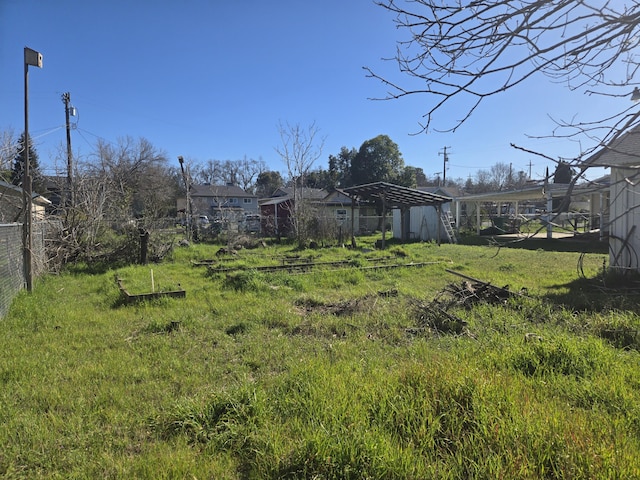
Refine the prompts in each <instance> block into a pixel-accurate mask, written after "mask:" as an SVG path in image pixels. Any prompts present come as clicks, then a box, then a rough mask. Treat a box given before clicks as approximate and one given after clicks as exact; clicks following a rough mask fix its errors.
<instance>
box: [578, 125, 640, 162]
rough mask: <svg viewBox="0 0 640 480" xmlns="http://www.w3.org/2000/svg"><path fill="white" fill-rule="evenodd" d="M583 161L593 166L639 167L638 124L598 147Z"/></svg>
mask: <svg viewBox="0 0 640 480" xmlns="http://www.w3.org/2000/svg"><path fill="white" fill-rule="evenodd" d="M585 163H586V164H587V165H590V166H594V167H611V166H623V167H630V168H631V167H640V125H638V126H636V127H634V128H632V129H631V130H629V131H628V132H625V133H624V134H622V135H620V136H619V137H618V138H616V139H615V140H613V141H612V142H610V143H609V144H608V145H606V146H604V147H602V148H601V149H599V150H598V151H597V152H596V153H594V154H593V155H591V156H590V157H589V158H587V159H586V160H585Z"/></svg>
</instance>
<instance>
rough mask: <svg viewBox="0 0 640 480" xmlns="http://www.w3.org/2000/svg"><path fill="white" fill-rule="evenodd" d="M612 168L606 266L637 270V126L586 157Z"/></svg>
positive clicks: (639, 235)
mask: <svg viewBox="0 0 640 480" xmlns="http://www.w3.org/2000/svg"><path fill="white" fill-rule="evenodd" d="M586 163H588V164H590V165H592V166H601V167H611V182H610V187H609V188H610V193H609V198H610V207H609V208H610V212H609V266H610V268H613V269H617V270H620V271H629V270H632V271H639V270H640V126H639V127H635V128H633V129H631V130H629V131H628V132H626V133H625V134H623V135H621V136H619V137H618V138H616V139H615V140H613V141H612V142H611V143H609V145H607V146H606V147H604V148H602V149H601V150H599V151H598V152H597V153H595V154H594V155H592V156H591V157H590V158H589V159H587V161H586Z"/></svg>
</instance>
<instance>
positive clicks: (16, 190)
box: [0, 180, 51, 205]
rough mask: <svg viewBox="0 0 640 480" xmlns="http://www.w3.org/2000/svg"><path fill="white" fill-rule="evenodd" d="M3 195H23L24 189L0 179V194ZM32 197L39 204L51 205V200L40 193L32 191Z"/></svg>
mask: <svg viewBox="0 0 640 480" xmlns="http://www.w3.org/2000/svg"><path fill="white" fill-rule="evenodd" d="M2 195H10V196H12V197H22V195H23V190H22V188H20V187H17V186H15V185H13V184H11V183H8V182H4V181H2V180H0V196H2ZM31 198H32V201H33V202H35V203H36V204H37V205H51V201H50V200H48V199H47V198H45V197H43V196H42V195H40V194H39V193H35V192H32V194H31Z"/></svg>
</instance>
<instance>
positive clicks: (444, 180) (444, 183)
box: [438, 147, 451, 187]
mask: <svg viewBox="0 0 640 480" xmlns="http://www.w3.org/2000/svg"><path fill="white" fill-rule="evenodd" d="M447 148H451V147H444V149H443V150H444V151H443V152H438V155H442V156H443V157H444V162H443V164H442V186H443V187H446V186H447V162H448V161H449V155H448V154H447Z"/></svg>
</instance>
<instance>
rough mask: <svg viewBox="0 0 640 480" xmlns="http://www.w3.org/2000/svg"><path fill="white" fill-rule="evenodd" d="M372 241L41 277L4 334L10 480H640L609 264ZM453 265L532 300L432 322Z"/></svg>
mask: <svg viewBox="0 0 640 480" xmlns="http://www.w3.org/2000/svg"><path fill="white" fill-rule="evenodd" d="M374 241H375V239H374V238H371V239H362V240H361V241H360V242H359V243H360V244H361V246H362V248H361V249H359V250H350V249H343V248H321V249H317V250H313V251H309V252H304V251H300V250H298V249H295V250H294V249H293V247H291V246H263V247H260V248H257V249H253V250H247V249H242V250H239V251H236V252H233V253H230V252H227V251H225V252H223V254H219V255H216V253H217V252H219V251H220V246H219V245H218V246H212V245H192V246H189V247H178V248H177V249H176V250H175V251H174V253H173V255H172V256H171V258H170V259H165V261H164V262H163V263H161V264H157V265H153V267H152V268H153V276H152V275H151V272H150V270H151V268H150V267H149V266H127V267H118V268H114V269H111V270H110V271H107V272H104V273H86V271H85V270H82V269H81V268H78V266H76V267H75V270H74V272H71V271H67V272H64V273H61V274H60V275H57V276H49V277H46V278H43V279H41V280H39V281H38V282H37V284H36V287H35V289H34V291H33V293H32V294H31V295H29V294H26V293H24V294H21V295H20V296H19V297H18V298H17V299H16V301H15V302H14V304H13V306H12V308H11V310H10V312H9V314H8V315H7V317H6V318H4V319H3V320H2V323H1V325H2V327H3V335H2V337H0V349H2V351H3V355H2V356H1V357H0V382H1V385H2V389H1V390H0V443H1V444H2V445H3V449H2V452H0V476H3V477H5V478H154V479H158V478H160V479H162V478H167V479H168V478H229V479H246V478H274V479H275V478H325V479H343V478H347V479H348V478H353V479H356V478H357V479H361V478H403V479H405V478H416V479H417V478H420V479H422V478H438V479H441V478H451V479H457V478H532V479H533V478H536V479H537V478H637V477H638V475H639V474H640V460H638V459H639V458H640V455H639V454H640V441H639V438H640V435H639V434H640V381H638V380H637V378H638V362H639V360H640V357H639V354H638V352H639V351H640V340H638V335H637V332H638V329H639V328H640V318H639V313H640V308H639V307H638V305H639V303H638V297H639V295H638V293H637V291H636V290H634V289H632V288H627V289H626V290H625V292H624V295H621V294H619V293H615V292H613V291H611V290H610V289H609V288H608V287H607V284H610V282H611V281H612V279H611V278H605V277H603V276H602V270H601V268H602V262H603V259H604V258H606V257H605V255H603V254H599V253H588V254H586V255H581V254H580V252H569V251H565V252H557V251H548V250H541V249H532V250H526V249H514V248H501V249H497V248H495V247H487V246H485V247H482V246H462V245H442V246H440V247H438V246H436V245H433V244H425V243H415V244H410V245H403V246H402V247H391V248H390V249H389V250H387V251H376V250H373V249H371V248H370V244H373V242H374ZM302 261H304V262H306V263H313V264H314V265H315V266H314V267H313V268H309V269H305V270H297V271H296V270H291V271H287V270H283V271H279V270H274V271H269V270H266V269H263V270H260V268H262V267H265V266H269V265H278V266H282V265H292V264H295V262H302ZM343 261H346V262H343ZM578 262H580V266H581V269H580V272H582V274H583V275H579V274H578V271H577V269H576V265H577V263H578ZM410 264H414V265H418V264H419V265H420V266H405V265H410ZM221 265H224V266H226V267H235V268H233V269H229V270H227V271H221V270H220V269H219V268H218V270H217V271H216V270H215V268H217V267H220V266H221ZM383 265H384V268H383ZM373 266H376V268H371V267H373ZM212 267H213V268H212ZM447 270H449V271H452V272H457V273H460V274H464V275H466V276H468V277H474V278H479V279H482V280H483V281H485V282H489V283H490V284H491V285H494V286H500V288H503V287H504V286H508V288H509V290H510V291H513V292H523V290H521V289H522V288H526V290H525V291H526V295H525V294H518V295H512V296H508V297H506V298H504V299H500V301H484V300H488V299H489V298H490V297H488V296H487V297H486V298H484V299H483V298H480V296H479V298H478V300H477V301H474V302H472V303H471V304H470V305H466V304H463V303H460V302H448V303H447V304H446V312H447V313H448V314H449V315H451V317H452V318H453V319H456V320H460V322H462V323H460V324H457V323H455V322H448V321H444V320H446V319H444V320H443V318H444V317H433V318H432V317H430V316H429V315H426V313H425V312H426V311H428V309H429V308H430V306H431V305H432V303H433V301H434V299H436V298H440V300H442V297H441V295H442V291H443V289H445V288H447V286H448V285H451V284H452V283H453V282H459V281H460V278H459V276H457V275H454V274H452V273H450V272H448V271H447ZM116 275H117V276H118V277H120V278H122V279H123V281H124V282H125V284H126V285H127V288H128V289H129V290H130V291H131V293H133V294H139V293H145V292H149V291H151V281H152V278H153V282H154V288H155V290H156V291H160V290H163V289H165V290H171V289H175V288H177V286H178V285H179V286H180V287H181V288H184V289H185V290H186V291H187V296H186V298H184V299H170V298H162V299H157V300H154V301H152V302H147V303H141V304H133V305H125V304H123V303H122V302H120V301H119V299H120V292H119V290H118V286H117V285H116V282H115V281H114V277H115V276H116ZM582 277H585V278H582ZM627 285H628V286H633V284H632V283H629V282H627ZM466 293H467V292H466V291H465V294H466ZM586 300H588V301H586ZM449 320H451V319H449Z"/></svg>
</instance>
